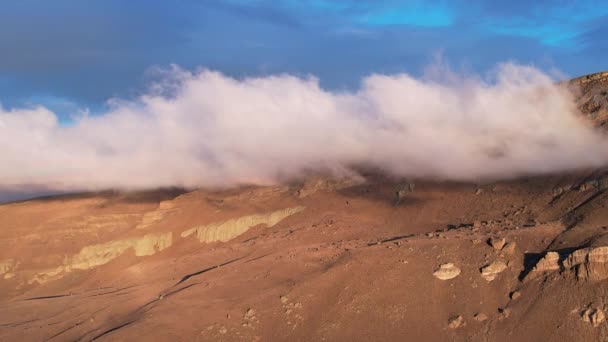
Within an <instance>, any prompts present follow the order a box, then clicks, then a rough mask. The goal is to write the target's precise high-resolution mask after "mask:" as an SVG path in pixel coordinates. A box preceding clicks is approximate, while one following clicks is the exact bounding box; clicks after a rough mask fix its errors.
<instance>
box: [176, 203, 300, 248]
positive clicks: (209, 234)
mask: <svg viewBox="0 0 608 342" xmlns="http://www.w3.org/2000/svg"><path fill="white" fill-rule="evenodd" d="M304 209H305V208H304V207H301V206H299V207H292V208H286V209H282V210H277V211H274V212H271V213H266V214H258V215H249V216H243V217H239V218H235V219H230V220H227V221H223V222H216V223H212V224H208V225H204V226H199V227H194V228H190V229H188V230H186V231H184V232H182V234H181V237H188V236H190V235H192V234H196V237H197V238H198V239H199V241H200V242H206V243H209V242H217V241H219V242H226V241H229V240H232V239H234V238H236V237H237V236H239V235H242V234H244V233H245V232H247V231H248V230H249V229H251V228H253V227H255V226H258V225H265V226H267V227H272V226H274V225H276V224H277V223H279V222H280V221H282V220H283V219H285V218H287V217H289V216H291V215H293V214H296V213H299V212H301V211H303V210H304Z"/></svg>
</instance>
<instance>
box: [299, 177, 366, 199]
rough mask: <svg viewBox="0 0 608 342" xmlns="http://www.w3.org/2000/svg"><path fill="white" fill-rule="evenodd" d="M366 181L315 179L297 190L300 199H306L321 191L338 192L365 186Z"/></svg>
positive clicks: (358, 179)
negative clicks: (360, 185) (361, 185)
mask: <svg viewBox="0 0 608 342" xmlns="http://www.w3.org/2000/svg"><path fill="white" fill-rule="evenodd" d="M364 182H365V179H364V178H363V177H360V176H357V177H350V178H341V179H331V178H321V177H319V178H313V179H311V180H308V181H306V182H305V183H304V184H303V185H302V187H301V188H299V189H298V190H297V195H298V197H300V198H304V197H307V196H310V195H313V194H315V193H317V192H321V191H336V190H340V189H346V188H350V187H353V186H356V185H359V184H363V183H364Z"/></svg>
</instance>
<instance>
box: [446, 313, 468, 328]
mask: <svg viewBox="0 0 608 342" xmlns="http://www.w3.org/2000/svg"><path fill="white" fill-rule="evenodd" d="M464 325H465V323H464V318H463V317H462V315H458V316H454V317H451V318H450V319H449V320H448V328H450V329H458V328H460V327H463V326H464Z"/></svg>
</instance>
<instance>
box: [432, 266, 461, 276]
mask: <svg viewBox="0 0 608 342" xmlns="http://www.w3.org/2000/svg"><path fill="white" fill-rule="evenodd" d="M433 275H434V276H435V278H437V279H441V280H450V279H454V278H456V277H458V275H460V268H458V267H456V266H455V265H454V264H452V263H447V264H443V265H440V266H439V268H438V269H437V270H435V272H433Z"/></svg>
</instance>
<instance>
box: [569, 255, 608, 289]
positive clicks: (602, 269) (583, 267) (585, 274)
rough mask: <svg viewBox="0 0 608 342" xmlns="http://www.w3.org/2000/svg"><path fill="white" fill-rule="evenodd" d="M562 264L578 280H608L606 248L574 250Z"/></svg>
mask: <svg viewBox="0 0 608 342" xmlns="http://www.w3.org/2000/svg"><path fill="white" fill-rule="evenodd" d="M563 264H564V269H566V270H572V271H574V272H575V275H576V278H577V279H579V280H593V281H595V280H604V279H606V278H608V246H602V247H589V248H583V249H579V250H576V251H574V252H572V253H571V254H570V255H569V256H568V257H567V258H566V260H564V263H563Z"/></svg>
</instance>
